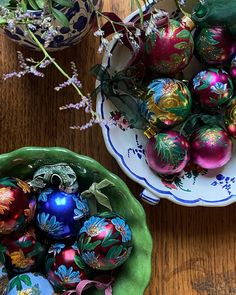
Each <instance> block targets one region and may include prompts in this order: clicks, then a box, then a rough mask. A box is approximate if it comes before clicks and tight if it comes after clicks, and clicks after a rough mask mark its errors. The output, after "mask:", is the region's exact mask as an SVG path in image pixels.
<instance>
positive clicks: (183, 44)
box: [174, 42, 188, 49]
mask: <svg viewBox="0 0 236 295" xmlns="http://www.w3.org/2000/svg"><path fill="white" fill-rule="evenodd" d="M187 45H188V44H187V43H186V42H179V43H177V44H175V46H174V47H175V48H177V49H184V48H186V47H187Z"/></svg>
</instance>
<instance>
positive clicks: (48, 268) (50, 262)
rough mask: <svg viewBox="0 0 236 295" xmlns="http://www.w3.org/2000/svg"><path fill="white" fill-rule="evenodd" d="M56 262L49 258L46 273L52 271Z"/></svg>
mask: <svg viewBox="0 0 236 295" xmlns="http://www.w3.org/2000/svg"><path fill="white" fill-rule="evenodd" d="M54 261H55V259H54V258H49V259H47V261H46V266H45V270H46V272H48V271H49V270H50V269H51V267H52V265H53V263H54Z"/></svg>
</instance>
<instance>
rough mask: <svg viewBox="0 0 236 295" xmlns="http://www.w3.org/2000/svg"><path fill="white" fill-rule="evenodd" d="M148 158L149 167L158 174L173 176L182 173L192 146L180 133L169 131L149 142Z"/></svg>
mask: <svg viewBox="0 0 236 295" xmlns="http://www.w3.org/2000/svg"><path fill="white" fill-rule="evenodd" d="M146 158H147V162H148V165H149V166H150V167H151V168H152V169H153V170H154V171H156V172H157V173H159V174H162V175H172V174H175V173H179V172H181V171H182V170H183V169H184V168H185V166H186V165H187V163H188V161H189V159H190V146H189V143H188V141H187V139H186V138H185V137H184V136H183V135H181V134H180V133H179V132H177V131H172V130H168V131H165V132H162V133H159V134H158V135H157V136H156V137H153V138H152V139H150V140H149V142H148V144H147V146H146Z"/></svg>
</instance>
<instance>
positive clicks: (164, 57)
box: [145, 19, 194, 75]
mask: <svg viewBox="0 0 236 295" xmlns="http://www.w3.org/2000/svg"><path fill="white" fill-rule="evenodd" d="M193 49H194V41H193V38H192V34H191V32H190V30H188V29H187V28H186V27H185V26H184V23H183V22H179V21H176V20H173V19H170V20H169V23H168V24H167V25H166V26H164V27H162V28H160V29H158V31H157V32H156V33H152V34H151V35H150V36H148V38H147V40H146V60H145V64H146V65H147V66H148V68H149V69H150V70H151V71H153V72H154V73H158V74H164V75H175V74H177V73H179V72H180V71H182V70H183V69H184V68H185V67H186V66H187V65H188V64H189V62H190V60H191V58H192V56H193Z"/></svg>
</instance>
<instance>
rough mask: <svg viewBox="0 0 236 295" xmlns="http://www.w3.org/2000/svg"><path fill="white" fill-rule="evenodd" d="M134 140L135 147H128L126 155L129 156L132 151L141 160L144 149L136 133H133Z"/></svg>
mask: <svg viewBox="0 0 236 295" xmlns="http://www.w3.org/2000/svg"><path fill="white" fill-rule="evenodd" d="M135 140H136V144H137V147H136V148H129V149H128V157H129V158H130V157H131V153H133V154H134V155H136V156H137V157H138V158H139V159H140V160H141V159H142V158H143V156H144V155H145V149H144V147H143V145H142V144H140V143H139V139H138V134H135Z"/></svg>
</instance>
